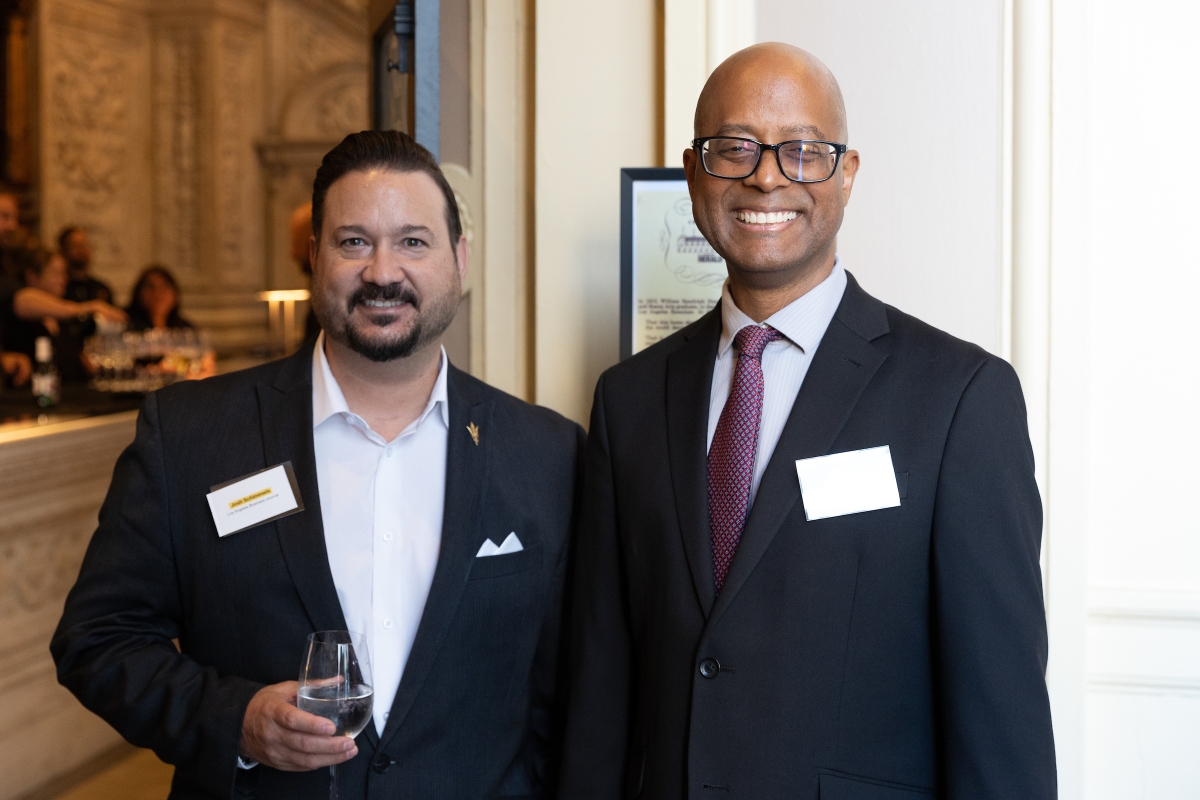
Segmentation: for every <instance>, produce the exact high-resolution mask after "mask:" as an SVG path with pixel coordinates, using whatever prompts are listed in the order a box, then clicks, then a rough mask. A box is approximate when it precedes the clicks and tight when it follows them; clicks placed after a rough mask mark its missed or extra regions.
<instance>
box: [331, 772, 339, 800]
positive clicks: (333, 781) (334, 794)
mask: <svg viewBox="0 0 1200 800" xmlns="http://www.w3.org/2000/svg"><path fill="white" fill-rule="evenodd" d="M329 800H338V785H337V764H330V765H329Z"/></svg>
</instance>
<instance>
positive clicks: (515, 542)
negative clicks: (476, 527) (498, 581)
mask: <svg viewBox="0 0 1200 800" xmlns="http://www.w3.org/2000/svg"><path fill="white" fill-rule="evenodd" d="M524 549H525V545H523V544H521V540H520V539H518V538H517V532H516V531H513V532H512V533H510V534H509V535H508V536H507V537H506V538H505V540H504V541H503V542H501V543H500V545H499V546H497V545H496V543H495V542H493V541H492V540H491V539H486V540H484V542H483V544H481V545H480V546H479V552H478V553H476V554H475V557H476V558H486V557H487V556H506V555H508V554H509V553H519V552H521V551H522V550H524Z"/></svg>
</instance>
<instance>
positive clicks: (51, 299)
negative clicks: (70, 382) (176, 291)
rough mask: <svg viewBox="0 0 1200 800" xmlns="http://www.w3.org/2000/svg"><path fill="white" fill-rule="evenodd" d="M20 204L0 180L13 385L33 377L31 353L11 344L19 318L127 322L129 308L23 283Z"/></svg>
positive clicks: (0, 303) (3, 317) (2, 287)
mask: <svg viewBox="0 0 1200 800" xmlns="http://www.w3.org/2000/svg"><path fill="white" fill-rule="evenodd" d="M22 239H23V237H22V230H21V223H20V206H19V203H18V198H17V193H16V191H15V190H14V189H13V188H12V187H10V186H7V185H5V184H2V183H0V371H3V372H4V373H5V374H6V375H7V376H8V380H9V383H10V384H11V385H13V386H21V385H24V383H25V382H26V381H27V380H28V379H29V374H30V371H31V369H32V367H31V363H30V361H29V356H27V355H25V354H24V353H21V352H19V351H18V349H17V348H16V347H14V346H12V345H10V344H8V338H9V336H10V335H11V334H10V333H9V331H8V329H11V328H12V327H13V325H14V324H16V321H17V320H24V321H29V320H33V321H37V320H41V319H43V318H46V317H49V318H51V319H55V320H70V319H77V318H79V317H89V318H90V317H91V315H93V314H96V315H99V316H100V317H102V318H104V319H107V320H111V321H113V322H124V321H125V312H124V311H121V309H119V308H114V307H113V306H111V305H109V304H108V303H106V302H104V301H102V300H92V301H89V302H86V303H75V302H72V301H70V300H65V299H63V298H61V297H58V296H55V295H54V294H51V293H49V292H44V291H42V290H41V289H38V288H36V287H33V286H22V284H21V280H22V277H23V273H24V269H23V264H24V263H25V261H26V260H28V256H27V255H26V253H27V251H26V249H25V248H23V247H20V246H19V245H20V242H21V241H22Z"/></svg>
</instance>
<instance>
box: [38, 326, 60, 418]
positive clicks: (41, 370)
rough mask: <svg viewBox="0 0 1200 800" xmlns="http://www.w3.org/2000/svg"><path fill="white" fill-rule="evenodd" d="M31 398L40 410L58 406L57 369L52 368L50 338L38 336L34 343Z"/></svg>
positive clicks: (52, 347) (52, 349) (52, 352)
mask: <svg viewBox="0 0 1200 800" xmlns="http://www.w3.org/2000/svg"><path fill="white" fill-rule="evenodd" d="M34 360H35V361H37V367H35V368H34V370H33V396H34V399H36V400H37V404H38V405H39V406H40V407H42V408H50V407H51V406H56V405H58V397H59V379H58V368H57V367H55V366H54V345H52V344H51V343H50V337H48V336H39V337H38V338H37V341H36V342H34Z"/></svg>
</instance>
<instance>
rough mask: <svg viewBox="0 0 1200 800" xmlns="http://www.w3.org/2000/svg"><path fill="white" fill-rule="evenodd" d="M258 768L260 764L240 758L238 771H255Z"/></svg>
mask: <svg viewBox="0 0 1200 800" xmlns="http://www.w3.org/2000/svg"><path fill="white" fill-rule="evenodd" d="M257 766H258V762H257V761H254V760H253V759H249V758H242V757H241V756H238V769H254V768H255V767H257Z"/></svg>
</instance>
